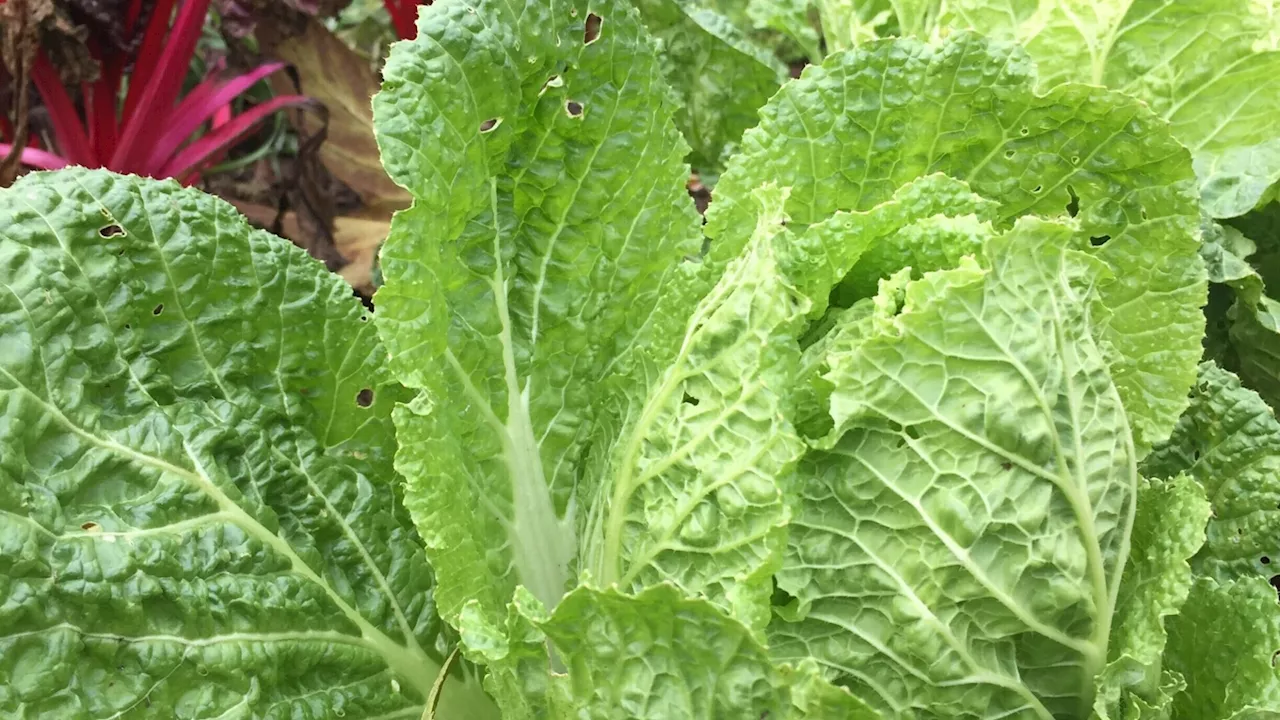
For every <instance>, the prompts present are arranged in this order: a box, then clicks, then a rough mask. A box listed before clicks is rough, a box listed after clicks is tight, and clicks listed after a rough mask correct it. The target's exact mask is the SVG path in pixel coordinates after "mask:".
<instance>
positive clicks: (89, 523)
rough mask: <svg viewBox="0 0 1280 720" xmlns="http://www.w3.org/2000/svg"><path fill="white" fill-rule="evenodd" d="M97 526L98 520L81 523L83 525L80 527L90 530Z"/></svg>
mask: <svg viewBox="0 0 1280 720" xmlns="http://www.w3.org/2000/svg"><path fill="white" fill-rule="evenodd" d="M96 527H98V523H96V522H87V523H85V524H83V525H81V526H80V529H81V530H84V531H85V532H88V531H90V530H93V529H94V528H96Z"/></svg>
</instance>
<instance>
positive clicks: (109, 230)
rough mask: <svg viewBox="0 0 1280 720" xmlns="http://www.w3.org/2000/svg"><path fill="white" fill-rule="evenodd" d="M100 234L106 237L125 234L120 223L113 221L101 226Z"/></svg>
mask: <svg viewBox="0 0 1280 720" xmlns="http://www.w3.org/2000/svg"><path fill="white" fill-rule="evenodd" d="M98 234H99V235H101V236H102V237H104V238H109V237H115V236H116V235H124V228H122V227H120V226H119V225H116V224H115V223H111V224H110V225H107V226H105V227H102V228H100V229H99V230H98Z"/></svg>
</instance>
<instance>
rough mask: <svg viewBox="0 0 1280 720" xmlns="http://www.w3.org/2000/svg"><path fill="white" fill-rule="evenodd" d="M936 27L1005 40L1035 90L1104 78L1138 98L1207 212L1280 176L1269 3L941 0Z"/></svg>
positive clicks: (1216, 213) (1221, 209) (1227, 210)
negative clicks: (1032, 76)
mask: <svg viewBox="0 0 1280 720" xmlns="http://www.w3.org/2000/svg"><path fill="white" fill-rule="evenodd" d="M946 5H947V10H946V11H945V12H944V13H943V15H942V17H941V18H940V20H939V26H938V28H937V31H938V32H946V31H947V30H950V29H953V28H971V29H974V30H977V31H979V32H982V33H984V34H986V35H990V36H993V37H999V38H1008V39H1014V40H1017V41H1019V42H1021V43H1022V44H1024V45H1025V46H1026V48H1027V50H1028V52H1030V53H1031V56H1032V57H1033V58H1035V61H1036V65H1037V68H1038V70H1039V76H1040V83H1041V86H1042V87H1051V86H1053V85H1056V84H1058V83H1060V82H1064V81H1073V80H1074V81H1082V82H1091V83H1096V84H1105V85H1107V86H1108V87H1112V88H1116V89H1118V90H1123V91H1124V92H1126V93H1129V94H1131V95H1133V96H1134V97H1138V98H1141V99H1143V100H1145V101H1146V102H1147V103H1149V104H1150V105H1151V108H1152V109H1153V110H1154V111H1155V112H1156V113H1157V114H1158V115H1160V117H1162V118H1164V119H1166V120H1168V121H1169V123H1170V125H1171V126H1172V129H1173V133H1174V136H1175V137H1177V138H1178V139H1179V140H1180V141H1182V142H1183V143H1184V144H1186V145H1187V147H1188V148H1190V149H1191V151H1192V154H1193V155H1194V157H1195V169H1196V175H1197V176H1198V177H1199V178H1200V184H1201V189H1202V192H1203V197H1204V204H1205V210H1206V211H1207V212H1208V213H1209V214H1210V215H1212V216H1213V217H1234V216H1237V215H1241V214H1243V213H1245V212H1247V211H1249V210H1251V209H1253V207H1254V206H1255V205H1256V204H1258V201H1259V200H1260V199H1262V198H1263V197H1264V195H1265V194H1266V193H1267V191H1268V189H1269V188H1270V187H1271V186H1272V185H1274V184H1275V183H1276V181H1277V180H1280V131H1277V129H1276V125H1275V117H1276V115H1277V114H1280V52H1278V51H1277V47H1278V45H1277V41H1278V40H1280V32H1278V31H1277V28H1278V27H1280V24H1277V21H1276V16H1275V9H1274V7H1273V4H1272V3H1271V2H1269V1H1265V2H1254V1H1252V0H1039V1H1038V2H1036V1H1035V0H1031V1H1029V2H1023V1H1021V0H951V2H948V3H947V4H946Z"/></svg>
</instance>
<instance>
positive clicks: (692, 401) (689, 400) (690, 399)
mask: <svg viewBox="0 0 1280 720" xmlns="http://www.w3.org/2000/svg"><path fill="white" fill-rule="evenodd" d="M680 402H682V403H684V404H685V405H697V404H698V403H699V402H701V401H700V400H698V398H696V397H694V396H692V395H690V394H689V393H685V394H684V398H683V399H682V400H681V401H680Z"/></svg>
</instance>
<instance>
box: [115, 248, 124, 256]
mask: <svg viewBox="0 0 1280 720" xmlns="http://www.w3.org/2000/svg"><path fill="white" fill-rule="evenodd" d="M116 255H124V248H120V252H118V253H116Z"/></svg>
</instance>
